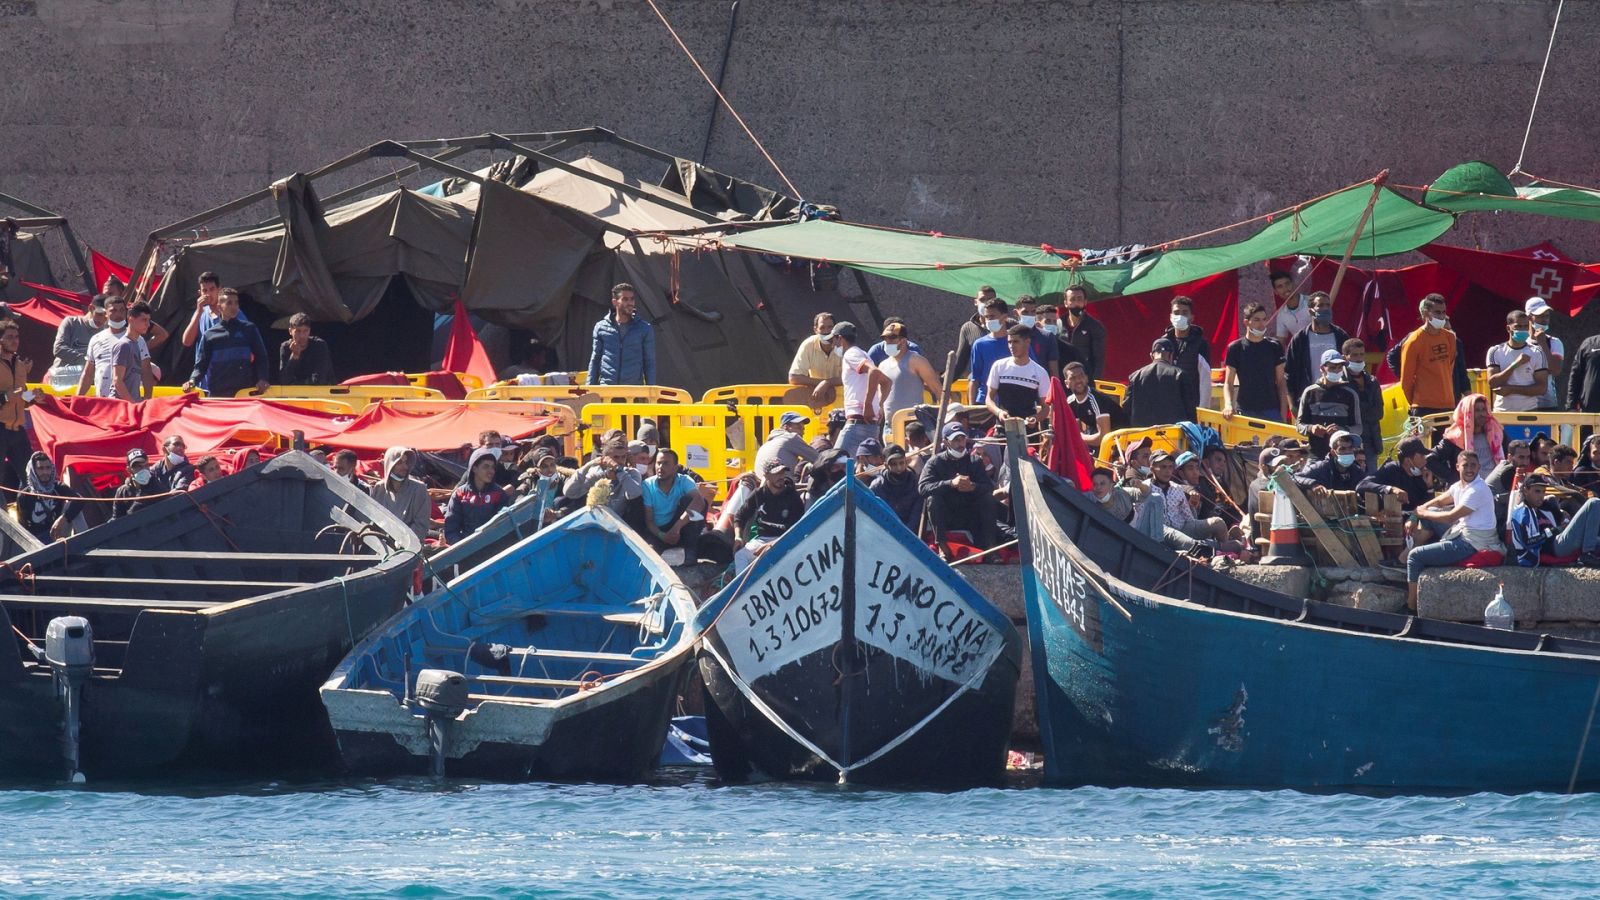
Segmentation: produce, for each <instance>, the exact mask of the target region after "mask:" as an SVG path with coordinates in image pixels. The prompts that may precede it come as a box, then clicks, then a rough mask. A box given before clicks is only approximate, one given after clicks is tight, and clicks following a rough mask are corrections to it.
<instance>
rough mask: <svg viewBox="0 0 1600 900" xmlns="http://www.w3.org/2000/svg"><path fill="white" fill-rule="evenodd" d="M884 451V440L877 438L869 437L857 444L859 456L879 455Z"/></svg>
mask: <svg viewBox="0 0 1600 900" xmlns="http://www.w3.org/2000/svg"><path fill="white" fill-rule="evenodd" d="M882 453H883V442H882V441H880V440H878V439H877V438H867V439H865V440H863V441H862V442H861V443H859V444H857V445H856V455H857V456H878V455H880V454H882Z"/></svg>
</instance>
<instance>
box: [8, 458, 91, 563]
mask: <svg viewBox="0 0 1600 900" xmlns="http://www.w3.org/2000/svg"><path fill="white" fill-rule="evenodd" d="M23 475H24V479H25V482H26V484H27V488H28V493H26V494H19V495H18V496H17V519H18V521H20V522H21V523H22V527H23V528H26V529H28V532H29V533H30V534H32V535H33V536H34V537H36V538H38V539H39V540H41V541H58V540H61V539H62V538H64V537H66V536H67V529H69V528H71V527H72V520H73V519H74V518H76V517H77V515H78V510H79V507H81V506H82V505H83V502H82V501H81V500H79V499H78V492H77V491H74V490H73V489H72V488H70V487H67V486H66V485H64V484H62V483H61V482H59V481H57V480H56V467H55V464H54V463H52V462H51V461H50V457H49V456H48V455H46V454H45V453H44V451H42V450H40V451H35V452H34V454H33V456H31V457H29V458H28V465H27V467H26V469H25V471H24V473H23Z"/></svg>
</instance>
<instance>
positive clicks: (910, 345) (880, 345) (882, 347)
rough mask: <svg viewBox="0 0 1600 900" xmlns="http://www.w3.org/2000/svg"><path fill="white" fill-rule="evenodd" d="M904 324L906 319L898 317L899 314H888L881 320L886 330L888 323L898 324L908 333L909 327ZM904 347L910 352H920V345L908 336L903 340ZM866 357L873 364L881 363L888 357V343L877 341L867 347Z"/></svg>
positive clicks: (879, 364) (878, 364)
mask: <svg viewBox="0 0 1600 900" xmlns="http://www.w3.org/2000/svg"><path fill="white" fill-rule="evenodd" d="M905 324H906V320H905V319H902V318H900V317H899V316H890V317H889V318H887V319H884V320H883V327H884V330H886V331H887V330H888V328H889V326H890V325H899V326H901V327H902V328H903V329H905V330H906V331H907V332H908V333H909V331H910V329H909V328H906V327H905ZM905 349H907V350H909V351H911V352H912V353H922V345H921V344H918V343H917V342H916V341H913V340H910V339H909V338H908V339H907V340H906V342H905ZM867 358H868V359H870V360H872V364H873V365H875V366H881V365H883V361H884V360H886V359H888V358H889V345H888V343H887V342H886V341H879V342H877V343H876V344H873V345H872V346H871V347H869V348H867Z"/></svg>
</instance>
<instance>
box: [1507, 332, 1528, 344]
mask: <svg viewBox="0 0 1600 900" xmlns="http://www.w3.org/2000/svg"><path fill="white" fill-rule="evenodd" d="M1511 342H1512V343H1513V344H1526V343H1527V342H1528V332H1527V331H1524V330H1521V329H1519V330H1517V331H1513V332H1511Z"/></svg>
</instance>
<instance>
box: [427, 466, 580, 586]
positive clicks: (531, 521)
mask: <svg viewBox="0 0 1600 900" xmlns="http://www.w3.org/2000/svg"><path fill="white" fill-rule="evenodd" d="M541 490H544V488H541ZM556 499H559V498H555V497H549V496H542V495H541V494H540V493H539V492H535V493H532V494H525V495H523V496H521V497H518V498H517V500H516V502H514V503H512V504H511V505H510V506H507V507H505V508H504V509H501V510H500V511H499V512H497V513H495V514H494V515H493V516H492V517H491V518H490V519H489V521H487V522H485V523H483V526H482V527H480V528H479V529H478V530H477V531H474V532H472V533H471V534H469V535H467V536H466V537H464V538H462V539H461V540H460V541H457V542H456V543H454V544H451V545H450V546H448V547H445V548H444V549H442V550H439V551H438V552H436V553H433V554H430V555H428V556H427V557H425V558H424V559H423V561H422V574H423V590H422V593H429V592H432V591H436V590H438V589H439V588H442V587H444V586H445V584H446V583H447V582H449V581H450V580H452V579H454V578H457V577H459V576H460V575H461V574H462V573H463V572H466V571H468V570H469V569H473V568H475V567H477V566H478V565H480V564H481V563H483V562H484V561H485V560H488V559H490V558H491V557H494V556H497V555H499V554H500V553H501V552H503V551H504V550H505V549H506V548H507V547H510V546H512V545H513V544H516V543H518V542H520V541H521V540H522V539H524V538H526V537H527V536H528V535H531V534H533V533H534V532H536V531H538V530H539V522H540V521H541V519H542V518H543V516H544V511H545V509H546V508H547V504H551V503H554V502H555V500H556Z"/></svg>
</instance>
